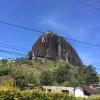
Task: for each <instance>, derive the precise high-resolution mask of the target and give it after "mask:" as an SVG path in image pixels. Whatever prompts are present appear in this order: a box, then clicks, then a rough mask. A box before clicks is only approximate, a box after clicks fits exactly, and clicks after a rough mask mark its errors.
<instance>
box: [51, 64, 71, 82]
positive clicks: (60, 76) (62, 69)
mask: <svg viewBox="0 0 100 100" xmlns="http://www.w3.org/2000/svg"><path fill="white" fill-rule="evenodd" d="M53 74H54V75H53V76H54V79H55V80H56V82H57V83H59V84H61V83H64V82H65V81H69V80H70V66H69V65H63V66H61V65H60V66H59V67H58V68H57V69H55V70H54V72H53Z"/></svg>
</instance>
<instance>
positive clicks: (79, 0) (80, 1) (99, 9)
mask: <svg viewBox="0 0 100 100" xmlns="http://www.w3.org/2000/svg"><path fill="white" fill-rule="evenodd" d="M76 1H77V2H79V3H81V4H84V5H86V6H88V7H90V8H93V9H97V10H98V11H100V8H98V7H95V6H93V5H91V4H89V3H86V2H84V1H83V0H76Z"/></svg>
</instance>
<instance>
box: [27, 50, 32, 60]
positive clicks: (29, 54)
mask: <svg viewBox="0 0 100 100" xmlns="http://www.w3.org/2000/svg"><path fill="white" fill-rule="evenodd" d="M28 58H29V59H32V51H29V52H28Z"/></svg>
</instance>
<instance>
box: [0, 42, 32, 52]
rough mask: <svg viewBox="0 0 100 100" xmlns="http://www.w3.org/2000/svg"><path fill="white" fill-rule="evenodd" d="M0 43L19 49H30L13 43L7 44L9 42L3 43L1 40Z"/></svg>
mask: <svg viewBox="0 0 100 100" xmlns="http://www.w3.org/2000/svg"><path fill="white" fill-rule="evenodd" d="M0 45H1V46H2V45H3V46H8V47H10V46H11V47H14V48H20V50H25V51H26V50H28V51H29V50H30V49H29V48H26V47H22V46H18V45H14V44H9V43H3V42H0Z"/></svg>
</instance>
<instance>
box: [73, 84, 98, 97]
mask: <svg viewBox="0 0 100 100" xmlns="http://www.w3.org/2000/svg"><path fill="white" fill-rule="evenodd" d="M74 93H75V96H76V97H88V96H92V95H96V94H97V92H96V90H95V89H93V88H92V87H90V86H88V85H76V86H75V87H74Z"/></svg>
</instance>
